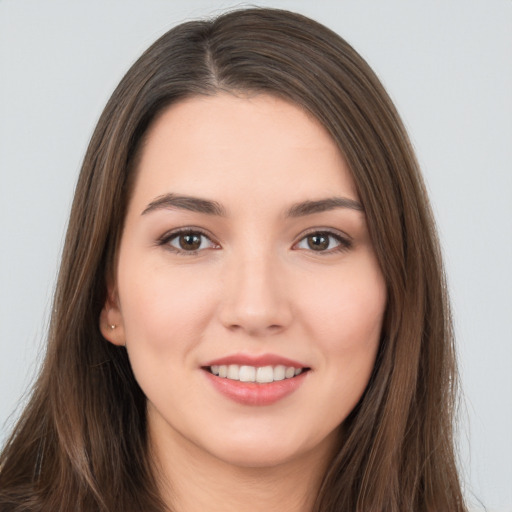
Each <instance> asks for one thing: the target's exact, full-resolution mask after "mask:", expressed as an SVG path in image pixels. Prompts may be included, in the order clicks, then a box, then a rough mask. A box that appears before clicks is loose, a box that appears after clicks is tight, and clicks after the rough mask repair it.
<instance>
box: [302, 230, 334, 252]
mask: <svg viewBox="0 0 512 512" xmlns="http://www.w3.org/2000/svg"><path fill="white" fill-rule="evenodd" d="M306 240H307V243H308V247H309V248H310V249H312V250H313V251H325V250H326V249H328V248H329V235H328V234H325V233H315V234H314V235H309V236H307V237H306Z"/></svg>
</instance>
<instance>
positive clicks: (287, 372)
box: [210, 364, 303, 384]
mask: <svg viewBox="0 0 512 512" xmlns="http://www.w3.org/2000/svg"><path fill="white" fill-rule="evenodd" d="M210 370H211V372H212V373H213V374H214V375H218V376H219V377H222V378H228V379H231V380H239V381H241V382H257V383H259V384H266V383H270V382H274V381H279V380H284V379H291V378H292V377H295V376H297V375H300V374H301V373H302V371H303V369H302V368H294V367H293V366H283V365H282V364H279V365H277V366H258V367H256V366H248V365H242V366H239V365H238V364H230V365H226V364H221V365H212V366H211V367H210Z"/></svg>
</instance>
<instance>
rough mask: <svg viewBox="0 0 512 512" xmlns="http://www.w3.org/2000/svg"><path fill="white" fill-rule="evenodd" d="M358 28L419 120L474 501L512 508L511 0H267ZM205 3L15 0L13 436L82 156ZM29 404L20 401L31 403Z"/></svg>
mask: <svg viewBox="0 0 512 512" xmlns="http://www.w3.org/2000/svg"><path fill="white" fill-rule="evenodd" d="M254 3H255V4H256V5H270V6H273V7H280V8H286V9H290V10H296V11H298V12H301V13H303V14H306V15H309V16H311V17H313V18H315V19H316V20H318V21H320V22H322V23H324V24H326V25H327V26H329V27H330V28H332V29H333V30H335V31H336V32H338V33H339V34H340V35H342V36H343V37H344V38H345V39H347V40H348V41H349V42H350V43H351V44H352V45H353V46H354V47H355V48H356V49H357V50H358V51H359V52H360V53H361V54H362V55H363V56H364V57H365V58H366V59H367V60H368V61H369V63H370V65H371V66H372V67H373V68H374V69H375V71H376V72H377V74H378V75H379V76H380V78H381V80H382V81H383V83H384V85H385V86H386V87H387V89H388V91H389V93H390V94H391V96H392V98H393V99H394V100H395V102H396V104H397V107H398V109H399V111H400V113H401V115H402V117H403V119H404V121H405V124H406V126H407V128H408V129H409V132H410V135H411V138H412V140H413V143H414V146H415V148H416V150H417V154H418V158H419V160H420V163H421V165H422V168H423V171H424V175H425V180H426V182H427V186H428V189H429V191H430V194H431V200H432V203H433V207H434V211H435V214H436V217H437V221H438V224H439V230H440V234H441V239H442V244H443V251H444V255H445V261H446V266H447V271H448V277H449V286H450V292H451V296H452V300H453V312H454V317H455V326H456V334H457V343H458V349H459V360H460V371H461V377H462V384H463V391H464V399H463V402H462V406H461V410H460V434H459V443H460V446H461V468H462V475H463V479H464V481H465V482H466V495H467V496H468V499H469V500H470V502H471V503H472V505H473V506H474V509H473V510H475V511H477V510H478V511H480V510H484V506H485V507H486V508H487V510H488V511H489V512H512V377H511V369H512V291H511V290H512V229H511V219H512V172H511V171H512V168H511V167H512V165H511V162H512V1H510V0H501V1H500V0H480V1H476V2H475V1H470V0H460V1H453V0H452V1H450V0H443V1H432V0H430V1H419V0H418V1H414V2H412V1H410V0H402V1H397V0H385V1H377V0H375V1H369V0H341V1H315V2H312V1H298V0H289V1H286V0H281V1H278V0H275V1H261V2H260V1H256V2H254ZM242 5H243V4H234V3H231V2H221V1H199V0H183V1H170V0H167V1H166V0H115V1H114V0H110V1H109V0H87V1H70V0H61V1H57V0H0V243H1V251H0V389H1V394H0V429H1V430H0V442H1V441H2V440H5V436H6V435H7V432H8V431H9V429H10V427H11V426H12V423H13V421H14V419H15V418H16V414H17V412H15V410H16V406H17V404H20V403H23V396H24V392H25V391H26V389H27V386H28V385H29V384H30V383H31V381H32V379H33V376H34V373H35V371H36V369H37V367H38V362H39V361H40V357H41V352H42V347H43V345H44V338H45V332H46V326H47V319H48V313H49V311H50V309H51V296H52V292H53V287H54V283H55V277H56V272H57V268H58V261H59V256H60V251H61V244H62V240H63V236H64V231H65V227H66V222H67V215H68V212H69V207H70V203H71V199H72V193H73V188H74V184H75V181H76V179H77V175H78V171H79V167H80V163H81V159H82V158H83V155H84V152H85V149H86V146H87V143H88V139H89V137H90V135H91V133H92V130H93V127H94V125H95V123H96V121H97V119H98V117H99V114H100V112H101V110H102V108H103V106H104V104H105V102H106V101H107V99H108V97H109V95H110V93H111V92H112V90H113V88H114V87H115V85H116V84H117V82H118V81H119V80H120V78H121V77H122V75H123V74H124V72H125V71H126V70H127V68H128V67H129V66H130V64H132V63H133V62H134V60H135V59H136V57H138V55H139V54H140V53H141V52H142V51H143V50H144V49H145V48H146V47H147V46H148V45H149V44H150V43H152V42H153V41H154V40H155V39H156V38H157V37H158V36H159V35H161V34H162V33H163V32H165V31H166V30H168V29H169V28H170V27H172V26H173V25H175V24H177V23H179V22H182V21H185V20H188V19H191V18H196V17H204V16H208V15H212V14H218V13H219V12H222V11H224V10H226V8H232V7H235V6H242ZM17 411H18V413H19V405H18V409H17Z"/></svg>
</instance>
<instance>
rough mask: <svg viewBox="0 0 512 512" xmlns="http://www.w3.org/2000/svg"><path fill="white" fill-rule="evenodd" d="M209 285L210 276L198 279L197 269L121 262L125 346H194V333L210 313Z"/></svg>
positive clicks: (212, 291)
mask: <svg viewBox="0 0 512 512" xmlns="http://www.w3.org/2000/svg"><path fill="white" fill-rule="evenodd" d="M123 263H124V264H123ZM128 270H129V272H128ZM212 281H213V280H212V279H211V276H210V279H202V278H201V275H198V271H197V269H196V270H194V269H188V268H187V269H185V268H179V269H173V268H172V267H170V266H167V265H165V263H164V264H158V263H157V264H147V265H145V266H143V265H137V264H136V262H133V261H126V262H120V264H119V271H118V282H119V297H120V302H121V312H122V315H123V322H124V325H125V330H126V338H127V345H128V346H129V345H130V344H132V345H133V344H135V343H136V344H137V345H142V344H143V345H146V346H148V347H151V348H153V349H155V350H159V351H161V352H162V353H163V352H168V353H170V352H176V351H181V350H183V349H184V348H186V347H184V346H183V345H193V344H194V343H197V342H198V341H199V336H198V335H197V334H198V333H199V332H200V331H201V329H202V328H203V326H204V325H205V323H207V322H208V320H209V318H210V317H211V314H212V310H213V303H214V294H215V287H213V286H211V283H212Z"/></svg>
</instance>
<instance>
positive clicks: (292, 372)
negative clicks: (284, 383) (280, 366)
mask: <svg viewBox="0 0 512 512" xmlns="http://www.w3.org/2000/svg"><path fill="white" fill-rule="evenodd" d="M294 376H295V368H294V367H293V366H288V368H286V370H285V372H284V377H285V378H286V379H291V378H292V377H294Z"/></svg>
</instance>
